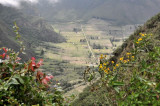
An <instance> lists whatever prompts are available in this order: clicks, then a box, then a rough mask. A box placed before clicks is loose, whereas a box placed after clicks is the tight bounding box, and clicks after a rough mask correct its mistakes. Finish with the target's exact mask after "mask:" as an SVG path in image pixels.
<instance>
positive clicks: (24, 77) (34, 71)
mask: <svg viewBox="0 0 160 106" xmlns="http://www.w3.org/2000/svg"><path fill="white" fill-rule="evenodd" d="M14 28H15V32H16V35H17V36H16V39H17V40H18V42H19V44H20V45H21V48H20V51H19V52H14V50H13V49H8V48H1V52H2V54H1V55H0V104H1V105H41V106H42V105H62V103H64V98H63V96H62V90H61V88H60V87H59V85H58V84H56V83H55V85H54V87H52V89H50V87H49V83H50V81H51V79H52V78H53V76H52V75H46V74H45V73H43V72H41V71H40V70H38V68H39V67H40V66H41V65H42V62H43V60H42V59H40V61H39V62H38V63H36V59H35V58H34V57H32V58H31V60H29V61H28V62H25V63H21V62H20V60H21V58H20V57H18V55H19V54H20V53H23V51H24V49H25V48H24V46H23V42H22V41H21V36H20V34H19V32H18V30H19V27H18V26H17V25H16V24H15V26H14Z"/></svg>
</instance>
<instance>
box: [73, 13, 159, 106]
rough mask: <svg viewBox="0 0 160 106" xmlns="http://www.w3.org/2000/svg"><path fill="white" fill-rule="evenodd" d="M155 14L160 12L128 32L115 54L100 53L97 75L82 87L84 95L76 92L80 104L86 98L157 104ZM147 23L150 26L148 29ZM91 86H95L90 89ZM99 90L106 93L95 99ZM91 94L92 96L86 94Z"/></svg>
mask: <svg viewBox="0 0 160 106" xmlns="http://www.w3.org/2000/svg"><path fill="white" fill-rule="evenodd" d="M158 17H160V14H158V15H157V16H156V17H153V18H152V19H151V20H149V21H148V22H147V23H146V24H145V25H144V26H143V27H141V28H140V29H139V30H137V31H136V32H135V33H134V34H133V35H131V36H130V38H129V39H128V40H126V42H125V43H124V44H123V45H122V47H121V48H119V49H117V50H116V51H115V52H114V55H115V56H113V57H111V58H110V59H109V60H106V59H105V58H106V56H103V55H101V57H100V65H99V71H98V73H99V74H100V75H101V79H100V80H99V81H98V82H97V83H95V84H93V85H92V86H91V87H90V88H89V87H88V89H85V90H84V93H86V94H87V95H86V96H84V95H85V94H84V93H82V94H81V96H79V99H77V100H76V101H75V102H78V103H79V104H78V105H82V104H81V103H84V101H90V102H91V103H90V104H94V105H102V104H98V102H99V103H104V104H105V103H108V104H110V105H120V106H121V105H122V106H123V105H124V106H128V105H129V106H130V105H155V106H157V105H159V104H160V82H159V81H160V64H159V63H160V47H159V44H160V41H159V40H160V39H158V38H159V31H158V29H159V20H158V19H159V18H158ZM151 24H154V25H153V26H152V25H151ZM148 26H152V29H150V27H148ZM140 32H143V33H140ZM144 32H146V33H148V34H145V33H144ZM151 33H152V34H151ZM93 88H98V89H94V90H92V89H93ZM91 91H92V92H91ZM94 94H95V95H94ZM103 94H106V98H103V99H99V98H101V97H102V95H103ZM93 95H94V96H93ZM91 96H92V99H91V98H89V97H91ZM81 98H83V99H81ZM92 100H97V101H98V102H97V101H92Z"/></svg>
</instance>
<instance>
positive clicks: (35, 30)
mask: <svg viewBox="0 0 160 106" xmlns="http://www.w3.org/2000/svg"><path fill="white" fill-rule="evenodd" d="M14 22H16V23H17V25H18V26H19V27H20V30H19V32H20V34H21V35H22V39H23V40H24V43H25V46H26V52H27V55H28V57H31V55H32V56H34V51H33V50H32V49H31V46H32V45H31V44H32V43H37V42H38V41H47V42H54V43H59V42H64V41H65V38H64V37H62V36H61V35H59V34H57V33H56V32H54V31H53V28H52V27H51V26H50V25H48V24H47V23H46V22H44V21H43V19H40V18H38V17H33V16H29V15H25V14H23V13H21V12H20V11H19V10H17V9H15V8H11V7H5V6H2V5H0V38H1V39H0V46H1V47H9V48H13V49H15V50H18V48H19V46H18V43H17V42H16V41H15V33H14V31H13V25H14ZM24 57H25V56H24Z"/></svg>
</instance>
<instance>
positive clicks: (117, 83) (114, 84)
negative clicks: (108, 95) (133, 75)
mask: <svg viewBox="0 0 160 106" xmlns="http://www.w3.org/2000/svg"><path fill="white" fill-rule="evenodd" d="M112 85H113V86H123V85H124V83H123V82H112Z"/></svg>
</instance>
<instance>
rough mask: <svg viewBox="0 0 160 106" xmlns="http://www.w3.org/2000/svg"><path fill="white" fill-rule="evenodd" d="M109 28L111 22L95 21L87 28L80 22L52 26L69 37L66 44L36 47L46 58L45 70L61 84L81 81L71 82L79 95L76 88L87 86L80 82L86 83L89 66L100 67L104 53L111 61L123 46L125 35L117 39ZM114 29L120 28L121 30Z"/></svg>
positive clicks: (38, 52)
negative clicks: (97, 22)
mask: <svg viewBox="0 0 160 106" xmlns="http://www.w3.org/2000/svg"><path fill="white" fill-rule="evenodd" d="M100 24H103V25H102V26H103V28H102V30H100ZM107 25H108V24H107V23H106V24H104V23H102V22H99V24H96V23H94V22H92V21H90V22H89V23H87V24H83V25H80V24H76V23H65V24H54V25H52V27H53V30H54V31H56V32H57V33H59V34H61V35H63V36H64V37H65V38H66V42H63V43H51V42H43V43H41V44H40V45H39V46H38V47H36V53H37V54H39V55H40V54H41V55H40V57H43V58H44V64H45V65H44V67H42V68H43V69H45V70H47V72H48V73H52V74H53V75H55V79H56V80H59V81H61V82H63V81H66V82H67V83H70V82H72V81H74V79H78V81H77V82H75V84H71V83H70V84H71V85H72V90H71V89H70V90H71V92H75V91H74V90H73V88H74V87H76V88H77V87H80V88H84V86H85V85H84V84H83V83H82V84H81V83H79V82H81V81H79V80H83V72H84V70H85V67H86V66H88V65H92V64H96V62H95V59H96V60H97V61H98V59H99V56H100V54H106V55H108V58H109V57H110V56H111V55H112V52H113V50H114V49H115V48H116V47H118V46H120V45H121V44H122V43H123V39H122V38H123V37H122V35H119V36H118V37H116V35H111V34H109V32H108V31H109V30H111V29H109V30H108V29H107V28H108V26H107ZM82 28H83V30H82ZM110 28H113V30H115V29H117V27H116V28H115V29H114V27H110ZM127 33H128V32H127ZM113 37H114V38H116V40H115V41H114V40H111V39H113ZM126 37H127V36H126ZM115 45H116V46H115ZM42 50H43V51H44V54H42ZM93 55H94V56H93ZM93 57H95V58H94V59H93ZM66 85H68V84H66ZM73 85H74V86H73ZM77 89H78V88H77ZM82 90H83V89H81V90H80V91H82ZM77 91H78V90H77ZM77 91H76V92H77ZM80 91H78V92H80Z"/></svg>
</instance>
